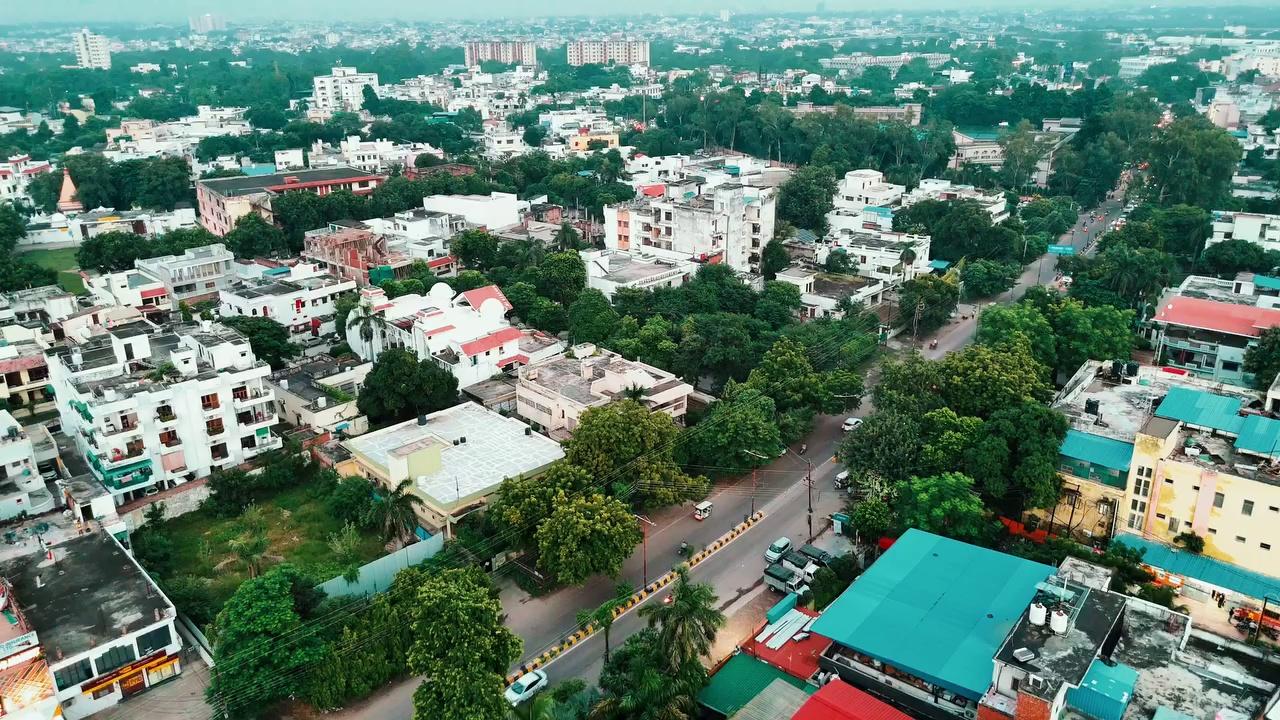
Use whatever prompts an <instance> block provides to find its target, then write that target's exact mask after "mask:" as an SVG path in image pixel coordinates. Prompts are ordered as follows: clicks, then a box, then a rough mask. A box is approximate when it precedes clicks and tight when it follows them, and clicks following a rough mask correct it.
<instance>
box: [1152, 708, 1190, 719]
mask: <svg viewBox="0 0 1280 720" xmlns="http://www.w3.org/2000/svg"><path fill="white" fill-rule="evenodd" d="M1151 720H1196V719H1195V718H1193V717H1191V716H1190V715H1187V714H1186V713H1180V712H1178V711H1177V710H1174V709H1172V708H1167V707H1165V706H1164V705H1161V706H1160V707H1158V708H1156V714H1155V715H1152V716H1151Z"/></svg>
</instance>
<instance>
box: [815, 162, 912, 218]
mask: <svg viewBox="0 0 1280 720" xmlns="http://www.w3.org/2000/svg"><path fill="white" fill-rule="evenodd" d="M906 191H907V188H906V186H904V185H895V184H893V183H887V182H885V181H884V173H882V172H880V171H879V170H868V169H863V170H850V171H849V172H847V173H845V174H844V177H843V178H841V179H840V184H839V186H838V187H837V188H836V194H835V197H834V198H832V203H833V204H834V206H835V208H836V209H837V210H849V211H852V212H861V211H862V209H863V208H865V207H868V206H870V207H892V206H894V205H897V204H898V202H900V201H901V200H902V195H903V193H905V192H906Z"/></svg>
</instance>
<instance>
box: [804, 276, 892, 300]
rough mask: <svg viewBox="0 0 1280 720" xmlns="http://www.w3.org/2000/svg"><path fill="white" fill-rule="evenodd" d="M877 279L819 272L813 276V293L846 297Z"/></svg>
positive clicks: (851, 295) (831, 296)
mask: <svg viewBox="0 0 1280 720" xmlns="http://www.w3.org/2000/svg"><path fill="white" fill-rule="evenodd" d="M876 282H877V281H876V280H872V279H870V278H864V277H862V276H861V275H836V274H833V273H823V272H820V273H818V274H817V275H815V276H814V278H813V293H814V294H815V295H821V296H823V297H828V298H836V299H840V298H846V297H853V296H854V295H857V294H858V291H859V290H862V289H863V288H865V287H867V286H869V285H873V284H875V283H876Z"/></svg>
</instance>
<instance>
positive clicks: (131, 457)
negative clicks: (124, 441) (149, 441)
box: [98, 446, 147, 470]
mask: <svg viewBox="0 0 1280 720" xmlns="http://www.w3.org/2000/svg"><path fill="white" fill-rule="evenodd" d="M146 454H147V449H146V448H144V447H141V446H139V447H135V448H131V449H126V450H121V449H119V448H112V449H111V451H110V452H109V453H101V454H99V455H98V457H99V458H100V459H101V461H102V467H103V469H105V470H111V469H114V468H119V467H123V466H125V465H128V464H130V463H133V462H136V461H137V460H138V459H139V458H142V457H144V456H145V455H146Z"/></svg>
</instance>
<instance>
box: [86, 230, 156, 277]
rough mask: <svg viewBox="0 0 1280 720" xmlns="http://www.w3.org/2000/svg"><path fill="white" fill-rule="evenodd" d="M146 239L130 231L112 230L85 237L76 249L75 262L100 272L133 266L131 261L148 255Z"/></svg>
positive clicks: (116, 270)
mask: <svg viewBox="0 0 1280 720" xmlns="http://www.w3.org/2000/svg"><path fill="white" fill-rule="evenodd" d="M148 245H149V243H148V242H147V239H146V238H144V237H141V236H139V235H134V234H133V233H131V232H122V231H119V230H112V231H110V232H104V233H99V234H98V235H94V236H92V237H88V238H85V239H84V240H83V241H82V242H81V243H80V247H79V248H77V249H76V263H77V264H78V265H79V266H80V269H82V270H97V271H98V272H100V273H112V272H119V271H121V270H129V269H132V268H133V261H134V260H137V259H138V258H145V257H148V256H149V255H150V253H149V248H148Z"/></svg>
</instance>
